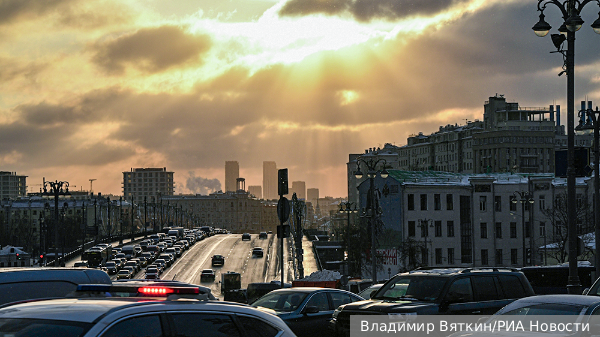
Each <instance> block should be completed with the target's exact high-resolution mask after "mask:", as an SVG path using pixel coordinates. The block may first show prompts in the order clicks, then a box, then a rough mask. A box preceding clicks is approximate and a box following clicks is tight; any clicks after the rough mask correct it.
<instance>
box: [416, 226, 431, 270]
mask: <svg viewBox="0 0 600 337" xmlns="http://www.w3.org/2000/svg"><path fill="white" fill-rule="evenodd" d="M417 226H418V227H419V228H421V236H422V237H423V244H424V246H425V248H424V250H423V253H424V254H423V261H422V263H423V264H425V265H426V266H429V265H430V264H429V249H427V237H428V236H429V228H430V227H431V228H433V220H432V219H421V220H419V224H418V225H417Z"/></svg>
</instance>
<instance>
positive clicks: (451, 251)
mask: <svg viewBox="0 0 600 337" xmlns="http://www.w3.org/2000/svg"><path fill="white" fill-rule="evenodd" d="M453 264H454V248H448V265H450V266H451V265H453Z"/></svg>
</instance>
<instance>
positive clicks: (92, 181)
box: [90, 179, 98, 194]
mask: <svg viewBox="0 0 600 337" xmlns="http://www.w3.org/2000/svg"><path fill="white" fill-rule="evenodd" d="M94 180H98V179H90V194H94V189H93V188H92V184H93V183H94Z"/></svg>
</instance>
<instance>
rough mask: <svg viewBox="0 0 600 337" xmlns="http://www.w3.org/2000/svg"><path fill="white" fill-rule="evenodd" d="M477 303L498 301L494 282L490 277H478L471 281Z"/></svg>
mask: <svg viewBox="0 0 600 337" xmlns="http://www.w3.org/2000/svg"><path fill="white" fill-rule="evenodd" d="M472 281H473V288H474V289H475V291H476V292H477V300H478V301H496V300H498V299H500V296H498V289H496V282H495V281H494V277H492V276H478V277H474V278H473V279H472Z"/></svg>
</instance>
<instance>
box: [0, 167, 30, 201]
mask: <svg viewBox="0 0 600 337" xmlns="http://www.w3.org/2000/svg"><path fill="white" fill-rule="evenodd" d="M26 195H27V176H19V175H17V173H16V172H5V171H0V200H2V199H16V198H18V197H24V196H26Z"/></svg>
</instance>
